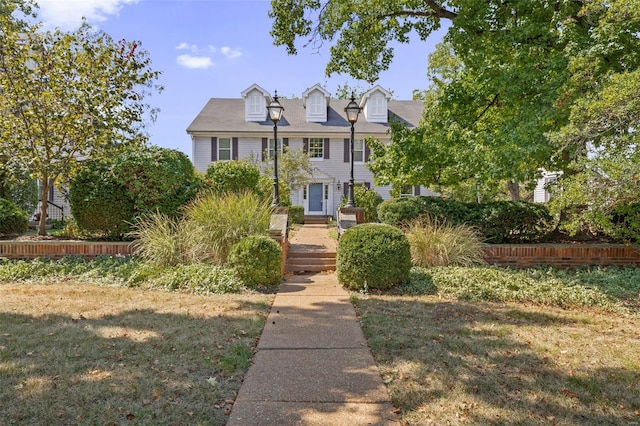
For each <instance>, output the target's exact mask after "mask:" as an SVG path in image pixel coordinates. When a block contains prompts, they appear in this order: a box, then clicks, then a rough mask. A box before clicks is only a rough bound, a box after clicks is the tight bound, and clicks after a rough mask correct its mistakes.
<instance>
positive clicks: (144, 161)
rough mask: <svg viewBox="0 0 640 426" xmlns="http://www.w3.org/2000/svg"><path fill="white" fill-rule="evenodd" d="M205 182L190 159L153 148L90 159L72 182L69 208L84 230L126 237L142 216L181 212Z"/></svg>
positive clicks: (171, 215) (113, 237)
mask: <svg viewBox="0 0 640 426" xmlns="http://www.w3.org/2000/svg"><path fill="white" fill-rule="evenodd" d="M201 187H202V181H201V178H199V177H198V176H197V175H196V173H195V169H194V168H193V165H192V164H191V162H190V161H189V158H188V157H187V156H186V155H185V154H183V153H181V152H179V151H176V150H172V149H166V148H160V147H150V148H145V149H142V150H136V151H127V152H123V153H121V154H119V155H117V156H116V157H114V158H111V159H108V160H105V161H92V162H89V163H87V164H86V165H85V167H83V168H82V169H81V170H80V171H78V173H77V174H76V175H75V177H74V179H73V181H72V182H71V188H70V197H69V201H70V203H71V213H72V215H73V217H74V218H75V219H76V223H77V225H78V229H79V231H80V232H81V233H82V234H90V235H93V236H96V237H106V238H109V239H122V238H125V236H126V235H127V234H128V233H129V232H130V231H131V229H132V224H133V223H135V222H136V219H137V218H138V217H140V216H143V215H145V214H149V213H155V212H158V213H162V214H164V215H166V216H168V217H170V218H175V217H179V216H180V215H181V214H182V207H183V206H184V205H185V204H187V203H188V202H189V201H191V200H192V199H193V198H195V196H196V194H197V193H198V191H199V190H200V189H201Z"/></svg>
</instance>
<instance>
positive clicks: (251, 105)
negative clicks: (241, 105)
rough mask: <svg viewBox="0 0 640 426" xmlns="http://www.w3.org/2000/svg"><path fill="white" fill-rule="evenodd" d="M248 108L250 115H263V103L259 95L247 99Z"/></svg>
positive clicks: (252, 95) (255, 94)
mask: <svg viewBox="0 0 640 426" xmlns="http://www.w3.org/2000/svg"><path fill="white" fill-rule="evenodd" d="M247 106H248V111H247V112H248V113H249V115H259V114H260V113H262V112H263V111H262V102H261V99H260V94H259V93H252V94H251V95H249V97H248V98H247Z"/></svg>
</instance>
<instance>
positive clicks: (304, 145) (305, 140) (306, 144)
mask: <svg viewBox="0 0 640 426" xmlns="http://www.w3.org/2000/svg"><path fill="white" fill-rule="evenodd" d="M302 152H304V153H305V154H307V153H308V152H309V138H302Z"/></svg>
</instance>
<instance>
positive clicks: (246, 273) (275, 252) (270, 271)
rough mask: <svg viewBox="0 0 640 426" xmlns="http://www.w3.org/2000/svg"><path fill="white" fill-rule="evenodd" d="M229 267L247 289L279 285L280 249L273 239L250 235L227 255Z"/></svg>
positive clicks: (235, 245)
mask: <svg viewBox="0 0 640 426" xmlns="http://www.w3.org/2000/svg"><path fill="white" fill-rule="evenodd" d="M229 266H231V267H232V268H234V269H235V270H236V273H237V274H238V277H240V280H241V281H242V282H243V283H244V284H245V285H246V286H248V287H256V286H272V285H278V284H280V280H281V273H280V271H281V266H282V249H281V248H280V245H279V244H278V243H277V242H276V241H274V240H273V239H271V238H269V237H266V236H264V235H251V236H248V237H246V238H243V239H242V240H240V241H239V242H238V243H236V244H234V246H233V247H232V248H231V252H230V253H229Z"/></svg>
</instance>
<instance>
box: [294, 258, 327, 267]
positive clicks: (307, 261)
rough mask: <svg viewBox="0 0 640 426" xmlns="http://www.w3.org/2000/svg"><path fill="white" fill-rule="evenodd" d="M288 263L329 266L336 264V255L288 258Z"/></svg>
mask: <svg viewBox="0 0 640 426" xmlns="http://www.w3.org/2000/svg"><path fill="white" fill-rule="evenodd" d="M287 265H327V266H331V265H332V266H335V265H336V258H335V257H316V258H311V257H299V258H295V257H294V258H291V257H290V258H288V259H287Z"/></svg>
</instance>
